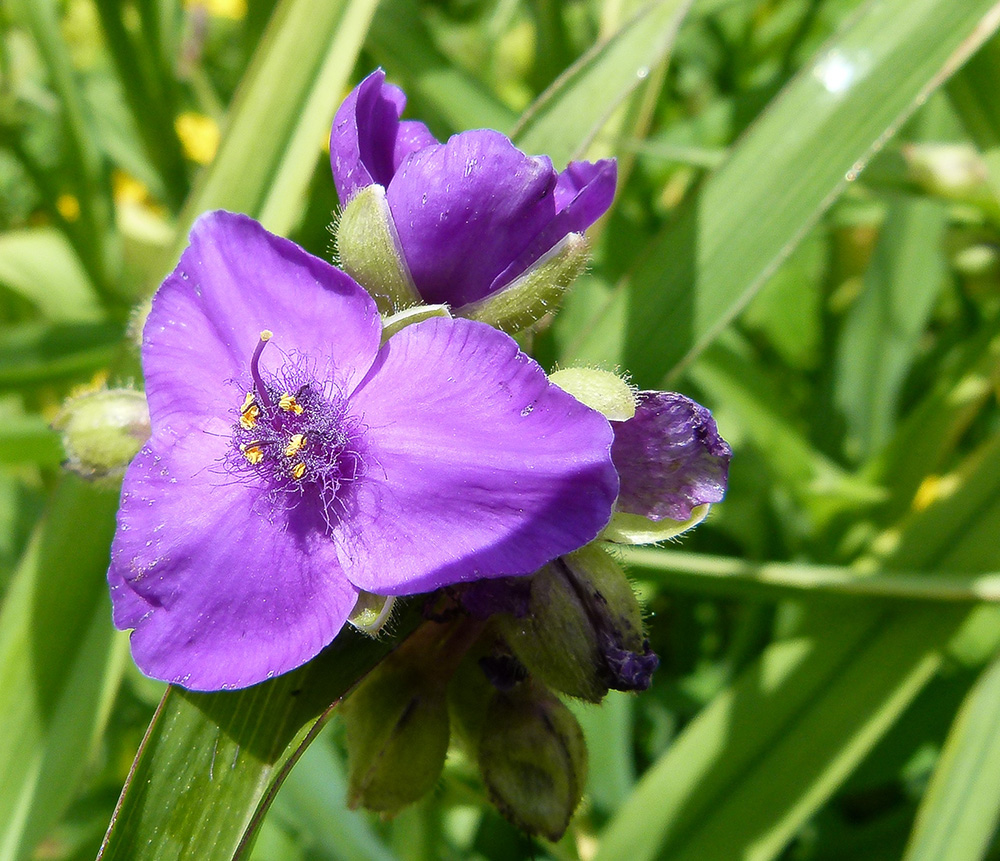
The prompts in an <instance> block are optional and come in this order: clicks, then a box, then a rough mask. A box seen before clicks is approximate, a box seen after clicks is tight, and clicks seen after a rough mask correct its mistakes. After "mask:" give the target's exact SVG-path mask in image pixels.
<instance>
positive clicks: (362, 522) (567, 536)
mask: <svg viewBox="0 0 1000 861" xmlns="http://www.w3.org/2000/svg"><path fill="white" fill-rule="evenodd" d="M352 409H355V410H356V411H357V414H359V415H363V417H364V421H365V424H366V425H367V428H368V430H367V433H366V444H367V445H368V446H369V450H370V452H371V455H372V458H373V464H372V465H370V466H369V470H370V474H372V475H376V476H377V477H378V481H377V482H375V481H372V482H367V483H364V485H363V487H359V490H358V497H357V501H356V508H355V511H354V513H353V516H352V518H351V520H350V521H349V522H345V524H344V526H349V534H342V535H341V540H340V541H338V549H339V551H340V560H341V565H342V566H343V568H344V571H345V572H346V573H347V576H348V577H349V578H350V579H351V582H353V583H354V584H355V585H356V586H358V587H360V588H362V589H366V590H368V591H370V592H376V593H378V594H390V595H407V594H413V593H418V592H424V591H429V590H432V589H435V588H438V587H440V586H445V585H449V584H452V583H457V582H461V581H467V580H475V579H479V578H482V577H496V576H501V575H518V574H526V573H529V572H532V571H534V570H535V569H537V568H539V567H540V566H541V565H542V564H544V563H545V562H547V561H549V560H550V559H552V558H554V557H556V556H558V555H560V554H562V553H567V552H569V551H571V550H574V549H576V548H578V547H581V546H582V545H584V544H586V543H587V542H588V541H590V540H591V539H593V538H594V536H595V535H597V533H598V532H599V531H600V530H601V529H602V528H603V526H604V525H605V524H606V523H607V521H608V518H609V516H610V512H611V505H612V503H613V499H614V496H615V495H616V493H617V485H618V481H617V476H616V474H615V471H614V468H613V465H612V463H611V461H610V458H609V455H608V443H609V431H608V423H607V421H606V420H605V419H604V417H603V416H601V415H600V414H598V413H596V412H595V411H593V410H590V409H589V408H587V407H584V406H583V405H582V404H580V403H579V402H578V401H577V400H576V399H574V398H572V397H570V396H569V395H567V394H566V393H565V392H563V391H562V390H560V389H558V388H557V387H556V386H553V385H551V384H550V383H549V382H548V380H547V378H546V377H545V374H544V372H543V371H542V369H541V368H540V367H539V366H538V365H537V364H536V363H535V362H534V361H533V360H531V359H529V358H528V357H527V356H526V355H524V354H523V353H521V352H520V351H519V350H518V347H517V344H516V343H515V342H514V340H513V339H511V338H510V337H508V336H507V335H504V334H502V333H500V332H498V331H496V330H495V329H492V328H490V327H489V326H486V325H484V324H481V323H473V322H470V321H467V320H446V319H440V318H438V319H433V320H428V321H426V322H423V323H417V324H414V325H412V326H409V327H407V328H406V329H403V331H401V332H400V333H398V334H397V335H394V336H393V337H392V338H391V339H390V340H389V342H388V343H387V344H386V345H385V346H384V347H383V349H382V352H381V353H380V354H379V359H378V360H377V361H376V364H375V366H374V368H373V371H372V374H371V375H370V376H369V378H368V379H367V380H366V381H365V383H364V384H363V385H362V386H361V387H360V388H359V389H358V391H357V392H356V393H355V396H354V397H353V398H352Z"/></svg>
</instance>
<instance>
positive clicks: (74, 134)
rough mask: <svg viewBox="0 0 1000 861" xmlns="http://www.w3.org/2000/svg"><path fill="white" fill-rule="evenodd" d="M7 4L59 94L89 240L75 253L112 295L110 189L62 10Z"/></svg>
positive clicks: (33, 3)
mask: <svg viewBox="0 0 1000 861" xmlns="http://www.w3.org/2000/svg"><path fill="white" fill-rule="evenodd" d="M8 8H9V10H10V12H11V14H12V17H13V18H14V20H15V21H18V22H20V23H22V24H24V26H25V27H26V28H27V30H28V31H29V32H30V33H31V36H32V38H33V39H34V40H35V44H36V45H37V47H38V51H39V53H40V55H41V56H42V58H43V60H44V62H45V65H46V67H47V70H48V73H49V77H50V80H51V85H52V88H53V90H54V91H55V93H56V95H57V96H58V98H59V107H60V111H61V112H62V118H63V126H64V128H65V136H64V145H65V147H66V151H67V156H68V160H69V164H70V166H71V169H72V178H73V180H74V182H75V186H76V188H75V191H76V196H77V200H78V201H79V204H80V221H79V225H80V231H81V232H82V233H83V235H84V237H85V241H81V242H78V243H76V246H75V247H76V250H77V253H78V254H79V255H80V260H81V262H82V263H83V265H84V268H86V270H87V272H88V273H89V274H90V276H91V278H92V279H93V281H94V284H95V285H96V286H97V288H98V289H99V290H100V291H101V294H102V296H105V297H106V298H113V297H114V295H115V286H114V285H115V281H116V277H117V276H116V273H114V272H112V264H111V252H110V249H109V247H108V239H109V231H110V228H111V223H112V218H113V215H112V206H111V189H110V185H109V183H108V182H107V181H106V177H105V173H104V161H103V158H102V155H101V152H100V150H99V148H98V146H97V136H96V135H95V134H94V131H93V128H92V127H91V124H90V122H89V118H88V116H87V108H86V105H85V103H84V98H83V95H82V93H81V91H80V87H79V84H78V82H77V79H76V75H75V73H74V70H73V65H72V61H71V60H70V56H69V50H68V46H67V45H66V42H65V40H64V39H63V38H62V34H61V32H60V29H59V9H58V7H57V4H56V3H55V2H54V0H9V3H8Z"/></svg>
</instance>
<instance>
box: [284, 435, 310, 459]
mask: <svg viewBox="0 0 1000 861" xmlns="http://www.w3.org/2000/svg"><path fill="white" fill-rule="evenodd" d="M305 447H306V438H305V435H304V434H300V433H297V434H292V438H291V439H290V440H289V441H288V445H287V446H286V447H285V457H295V455H297V454H298V453H299V452H300V451H302V449H304V448H305Z"/></svg>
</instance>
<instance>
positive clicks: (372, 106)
mask: <svg viewBox="0 0 1000 861" xmlns="http://www.w3.org/2000/svg"><path fill="white" fill-rule="evenodd" d="M405 107H406V95H405V94H404V93H403V91H402V90H401V89H399V87H395V86H393V85H392V84H387V83H386V82H385V72H383V71H382V70H381V69H376V70H375V71H374V72H372V73H371V74H370V75H369V76H368V77H367V78H365V79H364V80H363V81H362V82H361V83H360V84H358V86H357V87H355V88H354V89H353V90H352V91H351V93H350V94H349V95H348V97H347V98H346V99H344V102H343V104H341V106H340V108H339V109H338V110H337V115H336V116H335V117H334V120H333V128H332V130H331V132H330V164H331V166H332V167H333V181H334V184H335V185H336V187H337V196H338V197H339V198H340V202H341V204H343V205H346V204H347V201H348V200H350V199H351V197H353V196H354V193H355V192H356V191H358V189H361V188H365V187H366V186H369V185H372V184H376V185H381V186H382V187H383V188H384V187H386V186H388V185H389V182H390V181H391V180H392V177H393V174H395V172H396V168H397V167H399V164H400V162H402V161H403V159H405V158H406V157H407V156H408V155H409V154H410V153H411V152H413V151H414V150H416V149H420V148H421V147H424V146H428V145H430V144H435V143H437V141H436V140H435V138H434V136H433V135H432V134H431V133H430V132H429V131H428V130H427V127H426V126H425V125H424V124H423V123H419V122H413V121H409V122H405V123H400V121H399V117H400V115H401V114H402V113H403V108H405Z"/></svg>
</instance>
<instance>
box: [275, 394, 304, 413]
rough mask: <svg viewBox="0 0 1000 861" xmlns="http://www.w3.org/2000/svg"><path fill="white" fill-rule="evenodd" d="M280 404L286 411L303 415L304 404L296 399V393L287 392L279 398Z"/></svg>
mask: <svg viewBox="0 0 1000 861" xmlns="http://www.w3.org/2000/svg"><path fill="white" fill-rule="evenodd" d="M278 406H279V407H280V408H281V409H283V410H284V411H285V412H286V413H295V415H297V416H300V415H302V412H303V410H302V404H300V403H299V402H298V401H297V400H295V395H290V394H288V393H287V392H286V393H285V394H283V395H282V396H281V397H280V398H278Z"/></svg>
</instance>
